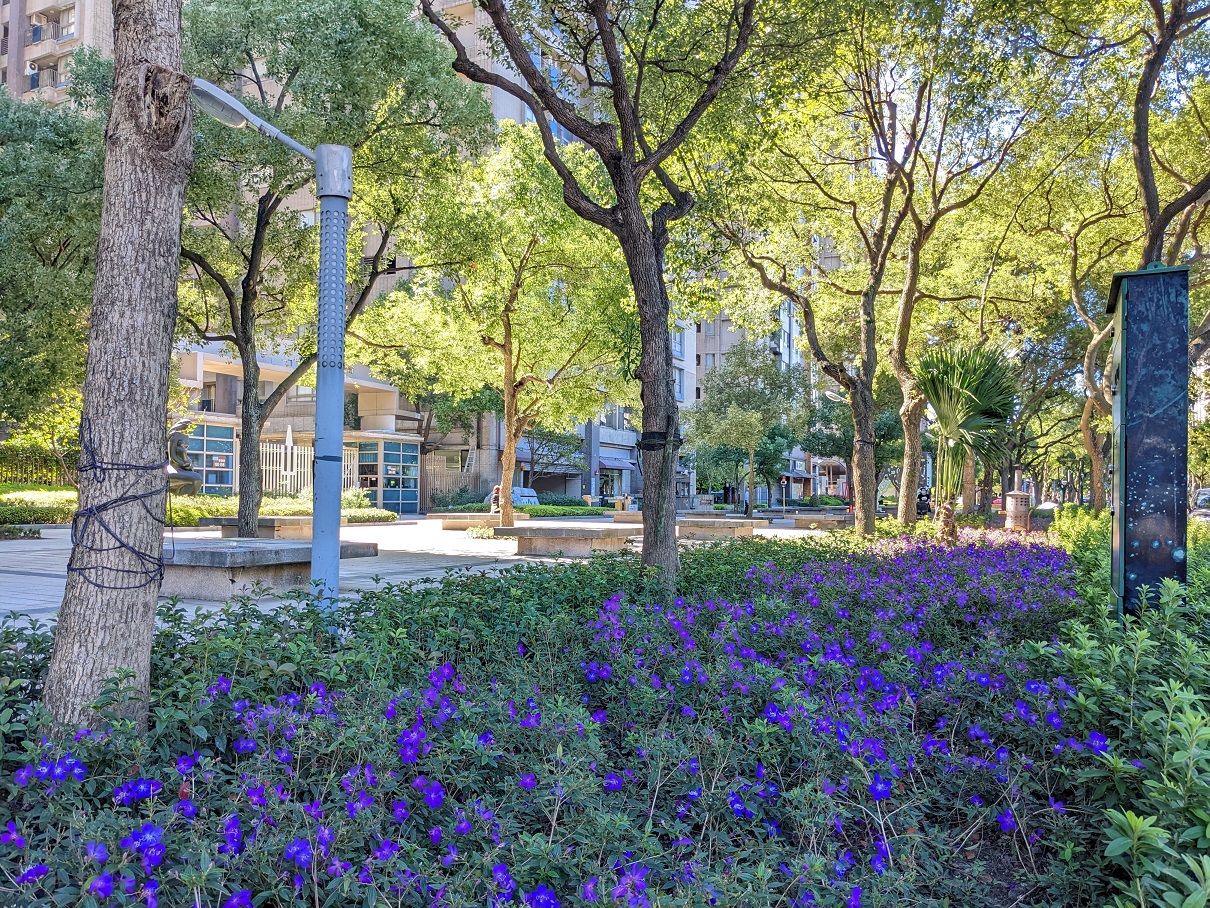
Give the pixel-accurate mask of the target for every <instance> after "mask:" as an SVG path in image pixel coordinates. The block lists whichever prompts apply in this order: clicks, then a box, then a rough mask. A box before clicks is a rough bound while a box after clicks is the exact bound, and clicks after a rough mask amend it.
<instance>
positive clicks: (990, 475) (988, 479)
mask: <svg viewBox="0 0 1210 908" xmlns="http://www.w3.org/2000/svg"><path fill="white" fill-rule="evenodd" d="M995 478H996V473H995V470H993V469H992V465H991V464H990V463H988V462H987V461H986V460H985V461H983V485H982V489H983V496H982V500H981V501H980V502H979V513H980V514H989V515H990V514H991V512H992V492H993V489H994V485H995Z"/></svg>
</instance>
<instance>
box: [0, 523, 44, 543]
mask: <svg viewBox="0 0 1210 908" xmlns="http://www.w3.org/2000/svg"><path fill="white" fill-rule="evenodd" d="M41 538H42V531H41V530H40V529H38V528H37V527H36V526H33V527H27V526H11V525H7V524H3V523H0V539H41Z"/></svg>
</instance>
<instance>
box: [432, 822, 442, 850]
mask: <svg viewBox="0 0 1210 908" xmlns="http://www.w3.org/2000/svg"><path fill="white" fill-rule="evenodd" d="M429 841H430V842H432V843H433V844H434V845H440V844H441V827H440V826H434V827H433V828H432V829H430V830H429Z"/></svg>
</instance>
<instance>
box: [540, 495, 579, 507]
mask: <svg viewBox="0 0 1210 908" xmlns="http://www.w3.org/2000/svg"><path fill="white" fill-rule="evenodd" d="M538 504H546V505H554V506H556V507H564V508H582V507H584V499H583V498H581V497H579V496H578V495H556V494H555V493H554V492H539V493H538Z"/></svg>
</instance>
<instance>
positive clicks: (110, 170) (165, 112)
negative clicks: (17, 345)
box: [43, 0, 193, 727]
mask: <svg viewBox="0 0 1210 908" xmlns="http://www.w3.org/2000/svg"><path fill="white" fill-rule="evenodd" d="M113 22H114V87H113V109H112V112H111V114H110V117H109V122H108V124H107V125H106V130H105V190H104V199H103V203H102V209H101V234H100V240H99V241H98V244H97V259H96V261H97V278H96V288H95V290H94V293H93V306H92V317H91V322H90V327H89V347H88V360H87V365H86V372H85V379H84V409H83V420H82V430H83V431H82V435H81V441H82V443H83V445H84V446H85V450H84V457H83V458H82V459H81V460H82V462H81V470H80V510H79V511H77V512H76V515H75V518H74V522H73V529H74V531H75V534H76V542H75V544H74V546H73V548H72V554H71V561H70V562H69V564H68V575H67V588H66V590H65V592H64V595H63V607H62V610H61V611H60V612H59V623H58V628H57V630H56V632H55V642H54V649H53V651H52V653H51V662H50V669H49V672H48V674H47V678H46V687H45V693H44V695H43V699H44V702H45V703H46V706H47V708H48V709H49V710H50V711H51V713H52V714H53V715H54V716H55V717H56V718H57V719H59V720H60V721H62V722H67V723H72V724H79V723H83V722H85V721H87V719H88V715H89V710H88V706H89V704H90V703H92V702H93V701H94V700H95V698H96V697H97V695H98V694H99V693H100V690H101V687H102V685H103V684H104V682H105V681H106V679H108V678H112V677H114V676H115V675H117V674H118V673H120V672H124V671H129V672H131V673H132V677H131V679H130V681H129V682H128V683H129V684H130V685H131V686H132V687H133V689H134V691H135V692H136V694H135V697H134V698H132V699H131V700H129V701H127V702H126V703H125V704H124V705H123V706H122V712H123V713H124V714H125V715H127V716H129V717H131V718H133V719H134V720H135V721H136V723H137V724H138V725H139V726H140V727H146V723H147V712H148V704H149V698H150V673H151V641H152V634H153V631H154V621H155V608H156V599H157V597H158V595H159V587H160V580H161V578H162V574H163V566H162V561H161V557H162V552H163V535H162V527H163V522H164V506H165V494H166V491H167V483H166V480H165V476H164V470H163V466H164V463H165V458H166V454H167V438H166V432H165V420H166V416H167V405H168V370H169V362H170V359H171V355H172V341H173V330H174V328H175V325H176V314H177V270H178V266H179V256H180V243H181V210H182V207H183V205H184V200H185V181H186V179H187V178H188V176H189V171H190V168H191V166H192V163H193V148H192V120H191V111H190V106H189V87H190V82H189V78H188V77H187V76H186V75H185V74H184V73H183V72H182V62H181V4H180V2H179V0H168V2H165V0H115V2H114V4H113Z"/></svg>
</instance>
